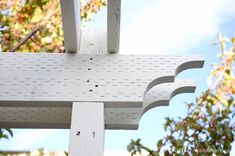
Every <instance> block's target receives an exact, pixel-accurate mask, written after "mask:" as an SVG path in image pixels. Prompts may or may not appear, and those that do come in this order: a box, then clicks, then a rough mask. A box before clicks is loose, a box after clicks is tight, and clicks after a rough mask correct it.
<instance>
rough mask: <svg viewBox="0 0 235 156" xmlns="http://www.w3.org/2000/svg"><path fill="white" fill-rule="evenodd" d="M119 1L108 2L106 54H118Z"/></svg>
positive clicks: (111, 0)
mask: <svg viewBox="0 0 235 156" xmlns="http://www.w3.org/2000/svg"><path fill="white" fill-rule="evenodd" d="M120 19H121V0H108V28H107V29H108V32H107V42H108V53H111V54H113V53H118V52H119V44H120Z"/></svg>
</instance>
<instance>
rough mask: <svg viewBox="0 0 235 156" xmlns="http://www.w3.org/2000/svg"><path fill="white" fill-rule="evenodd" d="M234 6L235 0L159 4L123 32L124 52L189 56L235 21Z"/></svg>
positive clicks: (182, 0)
mask: <svg viewBox="0 0 235 156" xmlns="http://www.w3.org/2000/svg"><path fill="white" fill-rule="evenodd" d="M234 6H235V1H233V0H177V1H176V0H158V1H156V2H155V3H153V5H152V6H150V7H148V8H146V12H145V13H143V14H142V15H141V16H140V17H139V18H136V19H135V21H134V22H133V23H132V24H130V25H129V26H127V27H126V28H125V29H124V30H123V31H122V33H121V52H123V53H134V54H136V53H142V54H143V53H144V54H148V53H152V54H153V53H155V54H156V53H158V54H159V53H176V52H185V51H186V52H187V50H190V49H191V48H192V47H193V46H195V45H197V44H198V43H200V42H202V41H204V40H206V39H208V38H209V37H211V36H212V35H213V36H214V35H215V34H216V33H217V32H218V31H219V26H220V24H221V23H223V22H225V21H227V20H231V18H234V17H235V9H234ZM129 50H131V51H129Z"/></svg>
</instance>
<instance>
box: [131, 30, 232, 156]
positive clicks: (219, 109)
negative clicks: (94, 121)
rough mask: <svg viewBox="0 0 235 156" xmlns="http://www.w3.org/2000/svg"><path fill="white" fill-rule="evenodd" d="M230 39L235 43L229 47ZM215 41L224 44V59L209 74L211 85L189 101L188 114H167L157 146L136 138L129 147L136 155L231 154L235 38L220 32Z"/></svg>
mask: <svg viewBox="0 0 235 156" xmlns="http://www.w3.org/2000/svg"><path fill="white" fill-rule="evenodd" d="M228 41H231V42H229V43H231V44H230V45H232V46H230V47H231V48H229V49H227V48H226V44H228V43H226V42H228ZM215 44H220V46H221V54H220V56H219V57H220V60H221V62H220V64H214V65H213V70H212V72H211V75H210V77H209V83H210V85H211V87H210V88H209V89H208V90H207V91H205V92H204V93H203V94H202V95H201V96H200V97H199V98H197V99H196V103H190V104H187V110H188V113H187V116H186V117H184V118H181V117H179V118H178V119H173V118H168V117H167V118H166V122H165V124H164V130H165V131H167V135H166V136H165V137H164V138H163V139H161V140H159V141H158V142H157V149H155V150H152V149H150V148H148V147H146V146H144V145H143V144H141V141H140V139H138V140H135V141H134V140H132V141H131V143H130V144H129V145H128V147H127V148H128V151H129V152H131V154H132V156H134V155H136V154H137V153H142V151H145V152H146V153H148V155H149V156H158V155H160V154H164V155H165V156H173V155H184V156H189V155H197V156H198V155H200V156H210V155H218V156H225V155H230V154H229V153H230V151H231V149H232V146H231V144H232V142H233V141H234V132H235V121H234V115H235V103H234V95H235V78H234V75H233V72H234V62H235V38H231V40H229V39H227V38H223V37H222V36H221V34H219V35H218V41H217V42H216V43H215Z"/></svg>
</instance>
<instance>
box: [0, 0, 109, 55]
mask: <svg viewBox="0 0 235 156" xmlns="http://www.w3.org/2000/svg"><path fill="white" fill-rule="evenodd" d="M80 3H81V20H82V21H83V22H84V21H89V20H90V19H91V15H92V14H93V13H96V12H97V11H99V10H100V9H101V8H102V7H103V6H105V5H106V0H86V1H84V0H80ZM63 40H64V38H63V30H62V19H61V10H60V0H2V1H0V51H4V52H7V51H10V52H14V51H19V52H64V45H63Z"/></svg>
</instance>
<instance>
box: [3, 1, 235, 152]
mask: <svg viewBox="0 0 235 156" xmlns="http://www.w3.org/2000/svg"><path fill="white" fill-rule="evenodd" d="M234 6H235V1H234V0H177V1H175V0H145V1H144V0H132V1H128V0H124V1H122V25H121V53H123V54H146V55H147V54H180V55H187V54H200V55H204V56H205V59H206V62H205V65H204V68H203V69H193V70H188V71H184V72H182V73H181V74H180V75H178V76H177V78H189V79H192V78H195V79H196V80H197V84H198V85H197V89H196V93H195V94H182V95H178V96H176V97H174V98H173V99H172V100H171V101H170V105H169V107H158V108H154V109H152V110H150V111H148V112H147V113H146V114H145V115H144V116H143V117H142V119H141V121H140V126H139V130H138V131H124V130H121V131H111V130H107V131H106V132H105V150H106V151H113V152H114V153H115V152H116V153H117V151H119V152H120V151H126V146H127V144H128V143H129V142H130V139H137V138H141V139H142V141H143V143H144V144H146V145H148V146H150V147H152V148H154V147H155V145H156V142H157V140H158V139H160V138H161V137H162V136H164V134H165V132H164V130H163V123H164V118H165V117H175V118H176V117H178V116H184V115H185V114H186V107H185V103H190V102H193V101H194V100H195V97H196V96H198V95H200V94H201V92H202V91H203V90H205V89H206V88H208V85H207V82H206V80H207V77H208V75H209V73H210V69H211V67H210V64H212V63H214V62H217V61H218V59H217V58H216V54H217V53H218V52H219V48H218V47H213V46H212V44H213V42H214V41H215V40H216V36H217V33H218V32H222V34H223V35H224V36H227V37H231V36H233V35H235V34H234V33H235V30H234V28H235V22H234V21H235V9H234ZM105 14H106V9H103V10H102V11H101V12H100V13H99V14H98V15H95V16H94V17H93V18H94V21H92V22H90V23H88V24H87V25H88V26H98V27H103V26H105V25H106V15H105ZM14 135H15V136H14V137H13V139H11V140H9V141H3V142H2V143H1V144H0V149H6V150H33V149H38V148H40V147H44V148H46V149H51V150H67V149H68V141H69V140H68V139H69V130H29V129H27V130H25V129H24V130H22V129H21V130H14ZM113 152H112V154H110V155H113V154H114V153H113ZM232 155H233V154H232Z"/></svg>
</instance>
